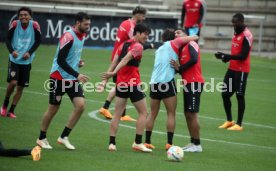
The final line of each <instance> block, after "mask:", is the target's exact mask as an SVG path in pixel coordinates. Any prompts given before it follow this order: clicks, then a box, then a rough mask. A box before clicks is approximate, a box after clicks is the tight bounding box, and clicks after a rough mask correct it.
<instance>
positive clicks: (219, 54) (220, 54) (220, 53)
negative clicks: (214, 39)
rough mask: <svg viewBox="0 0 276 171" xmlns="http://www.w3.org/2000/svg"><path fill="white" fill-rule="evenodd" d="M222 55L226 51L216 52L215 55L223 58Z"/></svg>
mask: <svg viewBox="0 0 276 171" xmlns="http://www.w3.org/2000/svg"><path fill="white" fill-rule="evenodd" d="M222 55H224V53H222V52H217V53H215V56H216V58H217V59H222Z"/></svg>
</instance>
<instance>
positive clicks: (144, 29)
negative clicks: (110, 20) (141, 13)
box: [133, 22, 151, 36]
mask: <svg viewBox="0 0 276 171" xmlns="http://www.w3.org/2000/svg"><path fill="white" fill-rule="evenodd" d="M150 31H151V30H150V28H149V26H148V25H147V24H146V23H143V22H142V23H138V24H136V26H135V27H134V31H133V35H134V36H135V35H136V33H137V32H139V33H148V34H150Z"/></svg>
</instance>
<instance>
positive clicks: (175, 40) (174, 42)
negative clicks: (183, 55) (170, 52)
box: [171, 37, 186, 49]
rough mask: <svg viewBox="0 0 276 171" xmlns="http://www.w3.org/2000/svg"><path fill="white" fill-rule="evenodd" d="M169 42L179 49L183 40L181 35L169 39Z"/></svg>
mask: <svg viewBox="0 0 276 171" xmlns="http://www.w3.org/2000/svg"><path fill="white" fill-rule="evenodd" d="M171 44H172V45H173V46H174V47H175V48H176V49H179V48H181V47H182V46H183V45H185V44H186V43H185V41H184V39H183V38H182V37H178V38H176V39H174V40H172V41H171Z"/></svg>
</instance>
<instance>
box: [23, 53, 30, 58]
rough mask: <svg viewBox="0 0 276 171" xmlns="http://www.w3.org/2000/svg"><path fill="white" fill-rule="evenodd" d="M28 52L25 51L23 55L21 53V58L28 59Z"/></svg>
mask: <svg viewBox="0 0 276 171" xmlns="http://www.w3.org/2000/svg"><path fill="white" fill-rule="evenodd" d="M30 56H31V55H30V54H29V52H26V53H24V55H23V59H24V60H28V59H29V58H30Z"/></svg>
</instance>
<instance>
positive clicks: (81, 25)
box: [75, 12, 91, 33]
mask: <svg viewBox="0 0 276 171" xmlns="http://www.w3.org/2000/svg"><path fill="white" fill-rule="evenodd" d="M90 24H91V20H90V17H89V15H88V14H86V13H84V12H79V13H77V15H76V16H75V26H76V29H78V31H80V32H81V33H87V32H88V31H89V29H90Z"/></svg>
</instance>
